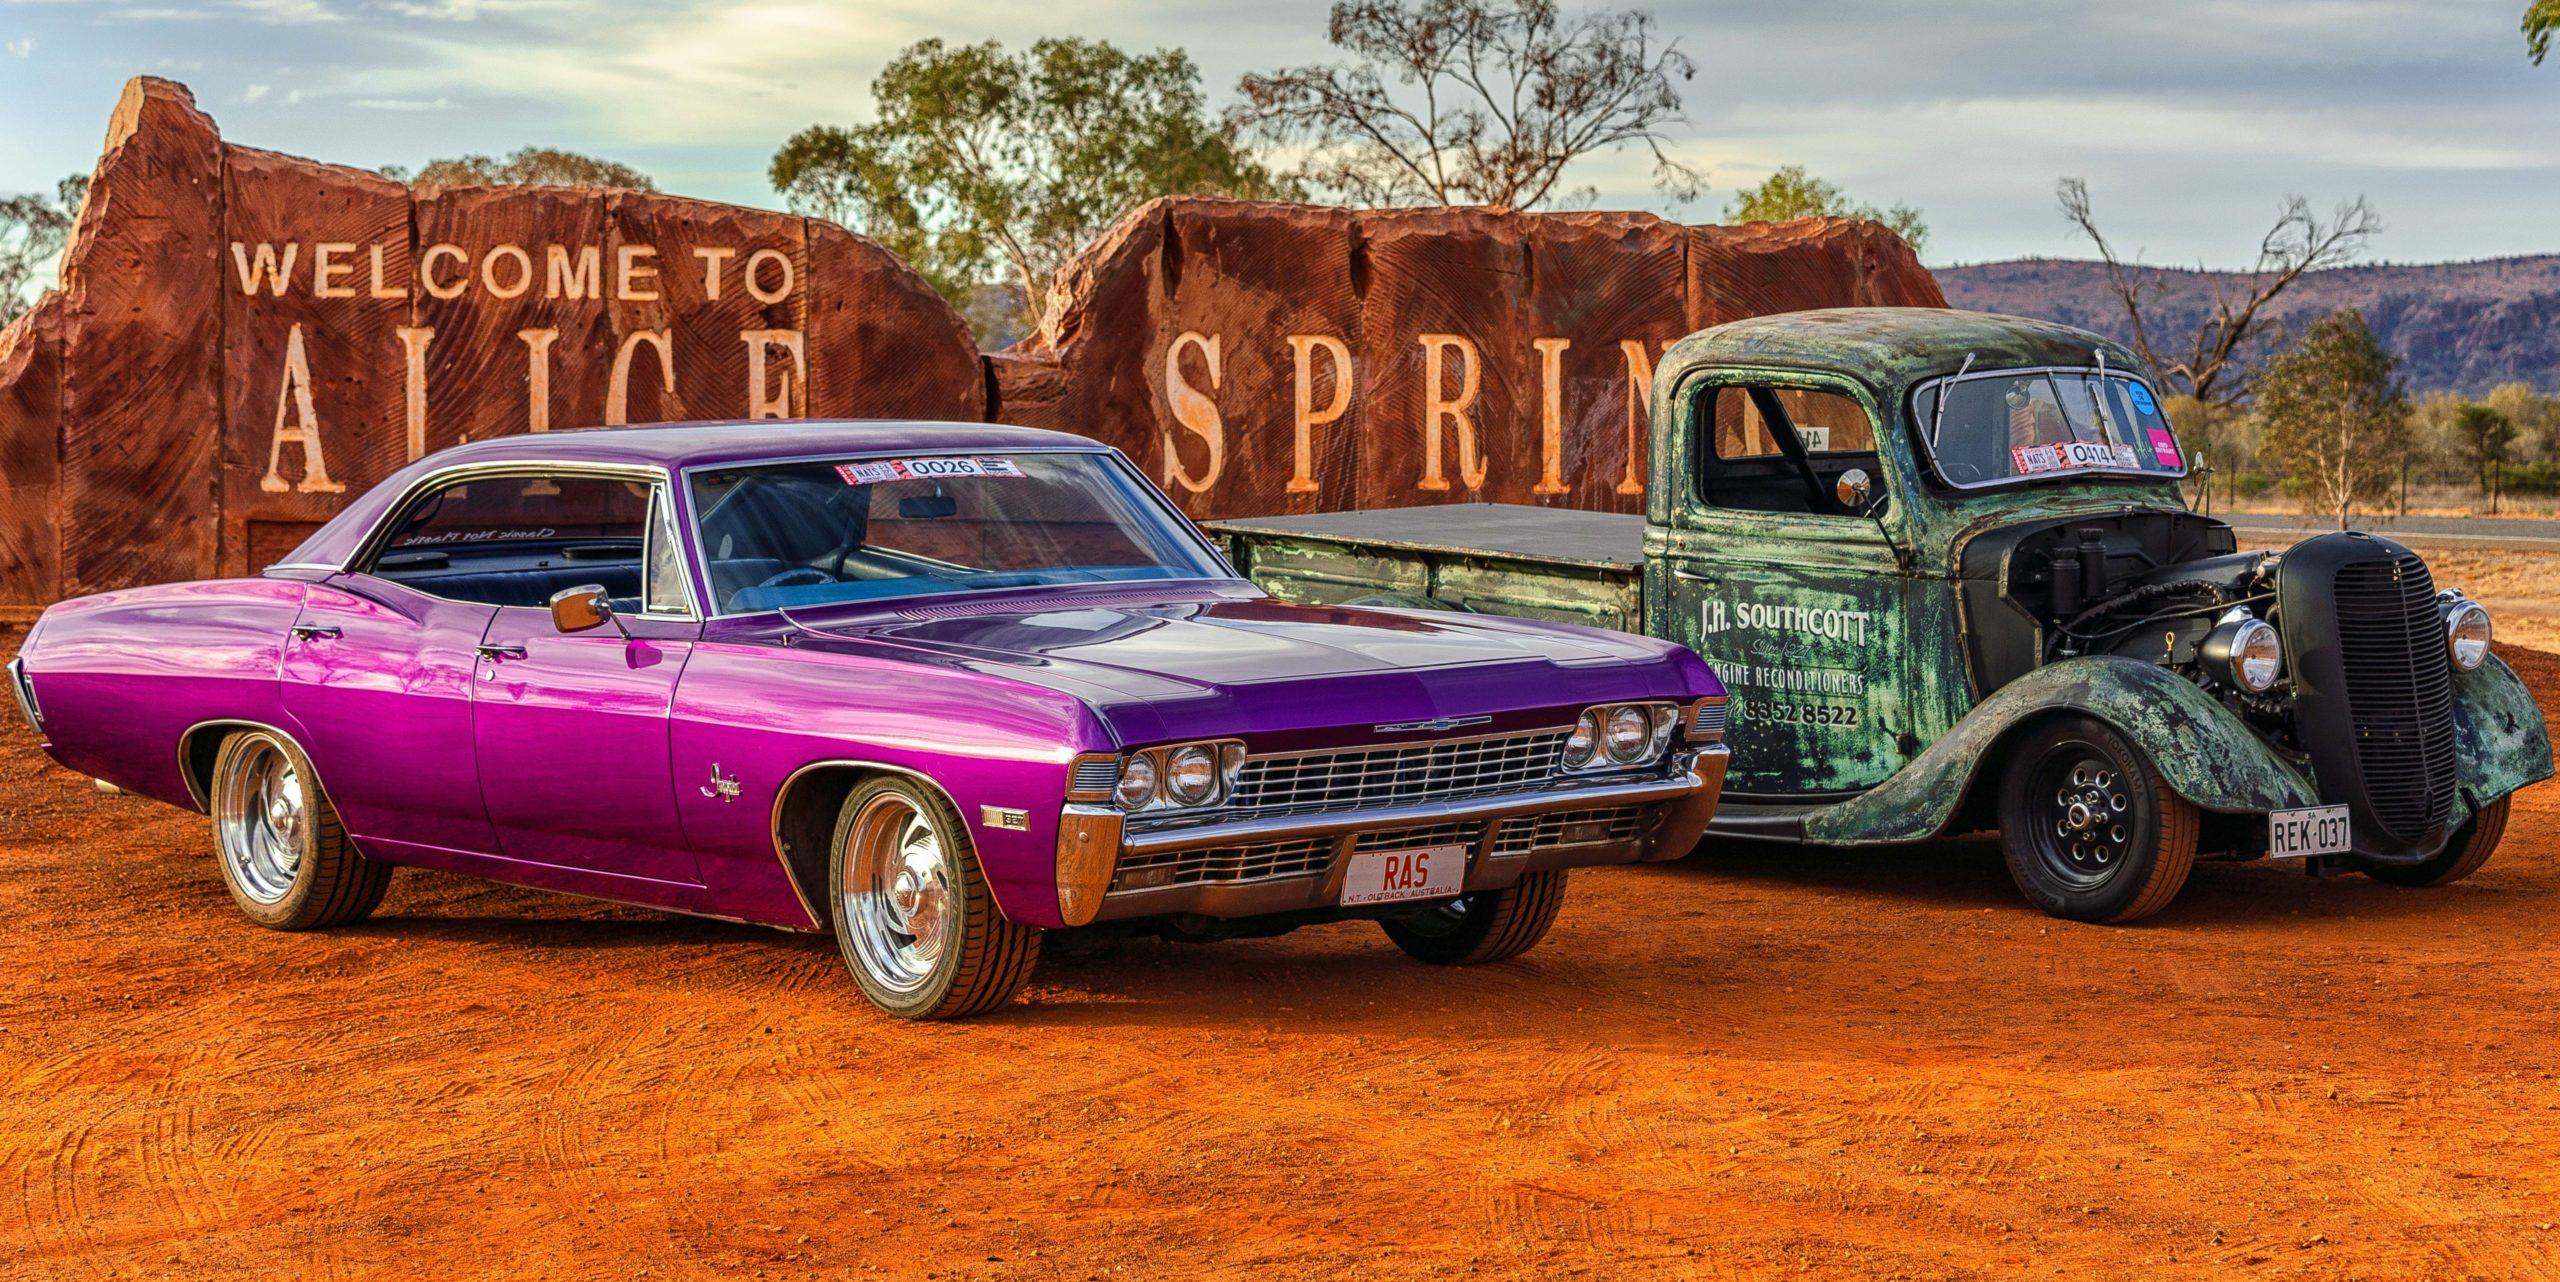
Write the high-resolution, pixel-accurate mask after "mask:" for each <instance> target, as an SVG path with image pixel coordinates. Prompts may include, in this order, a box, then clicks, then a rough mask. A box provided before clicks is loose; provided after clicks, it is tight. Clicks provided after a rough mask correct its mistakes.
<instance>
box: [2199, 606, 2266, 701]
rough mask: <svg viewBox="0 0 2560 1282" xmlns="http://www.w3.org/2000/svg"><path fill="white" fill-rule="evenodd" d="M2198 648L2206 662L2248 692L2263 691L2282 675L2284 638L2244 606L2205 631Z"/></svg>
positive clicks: (2261, 692)
mask: <svg viewBox="0 0 2560 1282" xmlns="http://www.w3.org/2000/svg"><path fill="white" fill-rule="evenodd" d="M2198 651H2199V653H2201V654H2202V655H2203V657H2204V661H2205V662H2206V663H2209V664H2212V665H2215V666H2217V667H2220V668H2221V669H2222V670H2223V671H2225V672H2227V673H2229V674H2230V677H2231V680H2232V682H2233V684H2235V685H2238V686H2239V687H2240V688H2241V689H2243V690H2246V691H2248V692H2249V693H2251V694H2265V693H2266V692H2267V691H2268V690H2270V689H2273V688H2274V686H2275V683H2276V678H2277V677H2280V676H2282V675H2284V638H2282V637H2280V636H2277V635H2276V630H2275V629H2274V628H2273V627H2271V626H2269V625H2268V623H2267V622H2266V621H2265V620H2264V619H2256V618H2251V617H2250V616H2249V612H2248V611H2246V610H2234V611H2232V612H2231V613H2229V614H2226V615H2224V616H2222V622H2221V623H2219V624H2216V625H2215V626H2214V629H2213V631H2211V632H2209V633H2207V634H2205V639H2204V644H2203V645H2202V646H2200V647H2198Z"/></svg>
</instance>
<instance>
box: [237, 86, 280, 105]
mask: <svg viewBox="0 0 2560 1282" xmlns="http://www.w3.org/2000/svg"><path fill="white" fill-rule="evenodd" d="M273 88H275V86H274V85H251V86H249V87H248V88H246V89H243V90H241V91H240V101H242V102H257V101H259V100H261V99H263V98H265V97H266V96H267V91H268V90H271V89H273Z"/></svg>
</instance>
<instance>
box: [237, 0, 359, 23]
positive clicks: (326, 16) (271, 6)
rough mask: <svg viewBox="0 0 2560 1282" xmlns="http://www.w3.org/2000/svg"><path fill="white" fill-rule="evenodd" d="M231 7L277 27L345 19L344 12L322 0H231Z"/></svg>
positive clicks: (342, 20)
mask: <svg viewBox="0 0 2560 1282" xmlns="http://www.w3.org/2000/svg"><path fill="white" fill-rule="evenodd" d="M231 7H232V8H234V9H237V10H239V11H241V12H242V13H245V14H248V15H249V16H250V17H252V18H255V19H257V20H258V21H260V22H263V23H266V24H268V25H270V26H277V27H306V26H310V25H312V24H314V23H322V22H344V21H346V15H345V14H342V13H339V12H338V11H337V10H335V9H332V8H330V7H329V6H328V5H327V4H324V3H322V0H231Z"/></svg>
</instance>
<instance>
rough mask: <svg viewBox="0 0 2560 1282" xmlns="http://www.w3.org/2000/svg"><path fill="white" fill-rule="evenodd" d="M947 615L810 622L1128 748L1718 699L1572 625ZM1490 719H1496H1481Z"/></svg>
mask: <svg viewBox="0 0 2560 1282" xmlns="http://www.w3.org/2000/svg"><path fill="white" fill-rule="evenodd" d="M957 611H958V607H951V612H950V613H949V614H948V615H947V616H945V617H931V616H932V615H933V614H935V613H936V611H935V610H933V609H932V608H930V607H928V608H926V609H919V610H910V611H908V612H907V613H906V615H905V616H904V617H901V618H898V619H895V620H887V621H879V620H866V621H860V622H851V621H849V622H845V623H836V624H831V625H813V624H811V623H808V622H802V623H801V624H800V627H801V629H802V634H803V636H804V637H805V638H806V639H805V640H804V641H803V642H802V643H801V644H804V645H818V646H827V645H833V644H844V645H852V646H861V647H864V648H869V647H894V648H896V649H899V650H903V651H906V652H907V653H908V654H909V655H911V656H912V657H914V658H916V659H918V660H920V661H926V662H944V663H954V664H962V665H966V666H969V667H971V668H974V669H978V670H982V671H998V672H1002V673H1003V674H1005V675H1007V676H1009V677H1011V678H1013V679H1015V680H1020V681H1024V682H1028V683H1031V684H1035V685H1039V686H1043V687H1047V688H1049V689H1054V690H1057V691H1059V692H1061V693H1066V694H1071V695H1074V696H1076V697H1077V698H1080V699H1082V700H1084V701H1085V702H1086V703H1087V704H1088V705H1090V706H1092V707H1093V708H1094V710H1095V711H1096V712H1097V713H1099V714H1100V715H1101V716H1102V717H1103V719H1104V720H1105V721H1106V722H1107V723H1108V724H1109V725H1110V726H1111V727H1112V729H1113V731H1114V733H1115V734H1116V735H1117V736H1118V737H1119V739H1120V741H1121V743H1123V744H1144V743H1151V742H1164V741H1169V740H1175V739H1188V738H1206V737H1217V736H1222V735H1259V736H1266V737H1276V738H1279V739H1288V740H1293V741H1295V740H1303V741H1305V742H1309V743H1312V742H1315V741H1317V740H1321V739H1323V738H1325V737H1326V736H1325V734H1324V732H1325V731H1327V730H1344V731H1355V730H1356V732H1357V734H1356V736H1354V737H1357V738H1364V739H1370V740H1374V738H1375V734H1376V728H1377V727H1379V726H1381V725H1399V724H1402V723H1408V722H1422V721H1436V720H1441V719H1456V718H1463V719H1467V720H1468V723H1469V724H1471V725H1475V726H1477V727H1479V728H1480V729H1481V730H1482V731H1485V732H1491V731H1498V730H1502V729H1508V728H1516V727H1518V726H1522V725H1529V724H1540V725H1552V724H1556V720H1555V716H1554V712H1555V710H1557V709H1560V708H1567V707H1571V708H1579V707H1581V706H1585V705H1588V704H1591V703H1598V702H1605V701H1608V700H1612V699H1632V698H1670V699H1679V698H1689V697H1694V695H1696V694H1701V693H1710V692H1713V691H1714V690H1715V689H1716V687H1715V686H1714V684H1713V680H1714V679H1713V678H1712V677H1711V676H1708V675H1706V673H1705V666H1704V664H1703V662H1702V661H1700V660H1699V659H1698V658H1697V656H1696V655H1694V654H1691V653H1690V652H1689V651H1687V650H1685V649H1683V648H1681V647H1679V646H1676V645H1671V644H1668V643H1665V642H1660V641H1654V640H1650V639H1647V638H1644V637H1636V636H1629V635H1626V634H1623V633H1616V632H1603V631H1599V630H1596V629H1591V628H1580V627H1573V626H1569V625H1565V624H1551V623H1540V622H1534V621H1530V620H1522V619H1510V618H1497V617H1493V616H1488V615H1474V614H1461V613H1454V612H1448V613H1444V612H1439V611H1424V610H1377V609H1361V608H1351V607H1339V606H1307V605H1292V604H1288V603H1285V602H1281V601H1275V600H1271V599H1268V598H1259V599H1249V600H1236V599H1219V600H1210V601H1184V602H1176V603H1170V604H1129V603H1124V602H1105V603H1074V602H1057V603H1054V604H1052V603H1042V602H1038V601H1022V602H1013V603H1007V604H1006V605H1005V606H1003V607H1000V608H998V609H995V610H992V611H982V610H980V609H972V610H971V611H970V612H969V613H966V614H961V613H958V612H957ZM1478 718H1482V719H1483V720H1480V721H1479V720H1476V719H1478Z"/></svg>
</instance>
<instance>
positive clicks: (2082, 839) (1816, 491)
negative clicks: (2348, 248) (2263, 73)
mask: <svg viewBox="0 0 2560 1282" xmlns="http://www.w3.org/2000/svg"><path fill="white" fill-rule="evenodd" d="M1652 431H1653V440H1652V451H1651V454H1652V462H1651V465H1650V466H1651V476H1652V480H1651V484H1650V485H1649V486H1648V488H1647V490H1646V509H1647V510H1646V512H1645V513H1644V515H1642V516H1635V515H1631V514H1630V515H1618V514H1611V513H1598V512H1584V511H1570V510H1561V509H1551V508H1532V507H1515V506H1505V505H1494V504H1466V505H1455V506H1439V507H1412V508H1400V509H1391V510H1383V511H1369V512H1351V513H1338V514H1332V515H1319V516H1301V517H1271V518H1258V519H1248V520H1231V521H1223V522H1218V523H1216V524H1215V525H1213V526H1212V528H1213V529H1214V530H1215V531H1216V532H1217V533H1218V534H1219V535H1220V536H1221V537H1222V538H1223V539H1224V540H1225V541H1226V544H1227V547H1228V549H1229V552H1230V554H1231V555H1232V557H1233V558H1234V559H1235V561H1236V562H1237V564H1238V566H1239V567H1240V568H1242V569H1243V570H1244V571H1245V572H1246V573H1247V574H1249V575H1251V576H1252V577H1253V578H1254V579H1255V580H1256V581H1258V582H1260V583H1261V584H1262V585H1263V586H1264V587H1265V588H1266V589H1268V590H1269V591H1271V592H1272V593H1274V594H1275V595H1278V596H1281V597H1283V598H1288V599H1295V600H1307V601H1351V600H1364V601H1369V602H1372V603H1388V602H1398V601H1401V602H1404V603H1407V604H1410V605H1413V606H1417V607H1429V608H1441V609H1467V610H1481V611H1486V612H1491V613H1502V614H1519V615H1529V616H1538V617H1549V618H1559V619H1570V620H1573V621H1577V622H1584V623H1599V624H1602V625H1605V626H1610V627H1617V628H1624V629H1628V630H1631V631H1641V632H1646V633H1650V634H1652V635H1654V636H1659V637H1668V638H1670V639H1672V640H1675V641H1680V642H1683V643H1686V644H1687V645H1689V646H1691V647H1693V648H1694V649H1696V650H1697V651H1698V652H1699V653H1701V654H1703V655H1705V656H1706V657H1707V658H1708V659H1709V660H1710V661H1712V662H1713V663H1714V664H1715V666H1716V668H1717V669H1718V671H1719V672H1721V673H1722V675H1723V676H1724V678H1725V681H1726V683H1727V684H1728V685H1729V686H1730V687H1731V688H1732V690H1733V700H1732V703H1731V706H1730V710H1729V711H1730V716H1731V720H1732V724H1731V727H1730V729H1729V731H1728V738H1727V742H1728V743H1730V744H1731V745H1732V750H1733V758H1732V764H1731V768H1730V773H1729V776H1728V778H1727V781H1726V792H1725V804H1724V806H1723V808H1722V809H1721V810H1719V811H1718V812H1717V815H1716V819H1715V823H1714V825H1713V827H1712V829H1711V833H1712V834H1714V835H1719V836H1723V837H1728V838H1744V839H1758V840H1763V841H1777V842H1795V843H1810V844H1820V845H1827V846H1866V845H1881V844H1888V843H1898V842H1911V841H1921V840H1926V839H1929V838H1932V837H1937V836H1940V835H1943V834H1950V833H1960V832H1969V831H1976V830H1980V829H1985V828H1997V829H1998V830H1999V831H2000V833H2001V835H2002V843H2001V844H2002V847H2003V849H2004V853H2005V855H2006V857H2007V861H2008V865H2009V870H2010V872H2011V874H2012V875H2013V876H2014V877H2015V878H2016V880H2017V883H2018V887H2019V889H2020V890H2021V891H2023V892H2024V893H2025V894H2026V896H2027V898H2028V899H2030V900H2031V901H2033V902H2034V903H2035V904H2036V905H2037V906H2038V907H2040V908H2042V909H2044V910H2045V911H2047V912H2049V913H2053V914H2055V915H2057V916H2061V917H2067V918H2071V919H2075V920H2080V921H2096V922H2125V921H2132V920H2134V919H2136V918H2140V917H2143V916H2147V915H2149V914H2150V913H2153V912H2156V911H2158V910H2159V909H2160V908H2161V907H2163V906H2164V905H2166V904H2167V903H2168V902H2169V901H2170V900H2171V899H2172V898H2173V897H2175V896H2176V894H2177V892H2178V890H2179V888H2180V887H2181V886H2182V885H2183V884H2184V883H2185V880H2186V877H2187V873H2188V870H2189V868H2190V867H2191V866H2192V864H2193V862H2194V860H2196V859H2197V858H2200V857H2201V858H2215V859H2226V858H2227V859H2251V858H2259V857H2266V856H2276V857H2298V858H2301V859H2303V860H2304V861H2305V862H2306V865H2307V866H2308V867H2309V869H2310V870H2311V871H2312V872H2314V873H2330V872H2339V871H2346V870H2357V871H2362V872H2364V873H2366V874H2367V875H2369V876H2372V877H2375V878H2377V879H2380V880H2382V881H2386V882H2392V883H2395V884H2401V885H2412V886H2429V885H2439V884H2442V883H2445V882H2449V881H2453V880H2455V879H2457V878H2460V877H2463V876H2466V875H2468V874H2469V873H2471V872H2472V871H2473V870H2475V869H2477V868H2478V867H2479V866H2480V865H2481V863H2482V862H2483V861H2485V860H2486V859H2487V858H2488V857H2489V855H2490V853H2491V851H2493V850H2494V849H2495V848H2496V847H2497V844H2498V840H2499V837H2500V836H2501V835H2502V834H2503V832H2504V830H2505V827H2506V822H2507V809H2508V800H2509V797H2510V795H2511V794H2512V793H2514V792H2515V791H2516V790H2517V789H2518V788H2521V787H2523V786H2524V785H2526V784H2529V783H2532V782H2534V781H2536V780H2540V779H2545V778H2549V777H2550V775H2551V773H2552V760H2551V745H2550V741H2549V738H2548V737H2547V736H2546V734H2545V732H2544V730H2543V722H2542V717H2541V714H2540V712H2539V711H2538V710H2537V709H2536V708H2535V706H2534V702H2533V699H2532V696H2531V695H2530V694H2528V693H2527V691H2526V690H2525V687H2524V684H2523V682H2521V681H2519V680H2518V679H2517V678H2516V675H2515V673H2514V672H2513V671H2512V670H2510V669H2509V668H2508V667H2507V666H2506V665H2505V664H2504V663H2502V662H2500V661H2499V659H2498V658H2497V656H2495V655H2493V654H2491V653H2490V650H2489V641H2490V622H2489V616H2488V612H2487V611H2486V610H2485V609H2483V608H2482V607H2481V606H2480V605H2479V604H2477V603H2476V602H2472V601H2469V600H2466V599H2464V598H2463V597H2462V595H2461V594H2460V593H2458V592H2453V591H2440V590H2439V589H2438V587H2437V585H2436V584H2435V582H2434V581H2433V580H2432V579H2431V578H2430V576H2429V574H2428V572H2427V566H2426V563H2425V561H2424V560H2422V559H2421V558H2420V557H2419V556H2418V555H2417V554H2415V553H2413V552H2411V551H2410V550H2409V549H2407V548H2405V547H2402V546H2400V545H2399V544H2397V543H2394V542H2392V541H2390V540H2388V539H2384V538H2378V537H2375V536H2373V535H2370V534H2364V533H2356V532H2341V533H2336V534H2325V535H2321V536H2318V537H2315V538H2311V539H2306V540H2304V541H2302V542H2300V543H2297V544H2295V545H2294V546H2293V547H2291V548H2289V549H2287V550H2285V551H2283V552H2248V553H2243V552H2239V551H2237V550H2236V546H2237V545H2236V540H2235V539H2234V537H2233V534H2232V531H2231V528H2230V527H2229V526H2228V525H2226V524H2224V523H2222V522H2220V521H2216V520H2213V519H2211V518H2209V517H2205V516H2201V515H2198V514H2197V513H2194V512H2192V511H2190V510H2188V508H2187V505H2186V503H2185V502H2184V500H2183V498H2182V497H2181V494H2180V491H2179V487H2178V478H2180V477H2181V476H2183V475H2185V473H2186V471H2187V463H2188V459H2187V455H2186V453H2185V451H2184V449H2183V448H2182V447H2181V446H2180V444H2179V443H2178V440H2177V437H2176V435H2175V434H2174V433H2173V432H2172V430H2171V428H2170V425H2169V423H2168V421H2167V419H2166V418H2165V417H2164V416H2163V415H2162V413H2161V411H2160V406H2159V401H2158V397H2157V393H2156V391H2155V389H2154V388H2153V387H2152V386H2151V385H2150V384H2149V383H2148V382H2147V381H2146V380H2145V378H2144V376H2143V374H2142V372H2141V367H2140V365H2139V363H2138V362H2137V361H2136V360H2135V358H2134V356H2133V354H2132V353H2131V352H2129V351H2127V350H2126V349H2124V348H2122V347H2120V346H2118V345H2116V344H2114V343H2112V342H2109V341H2108V340H2106V339H2104V338H2101V337H2099V336H2097V335H2095V334H2091V333H2087V332H2085V331H2082V330H2077V329H2073V328H2070V327H2068V326H2063V325H2056V324H2051V323H2047V322H2042V321H2034V320H2024V319H2019V318H2015V317H2007V316H1991V315H1984V314H1980V313H1971V312H1958V311H1945V310H1937V309H1917V308H1860V309H1841V310H1832V311H1813V312H1797V313H1792V314H1787V315H1778V316H1766V317H1758V318H1754V319H1749V320H1741V321H1735V322H1733V323H1730V324H1726V325H1720V326H1717V327H1716V328H1713V329H1709V330H1705V331H1702V332H1700V333H1697V334H1693V335H1691V336H1689V337H1688V338H1686V339H1683V340H1681V341H1680V342H1679V343H1678V344H1676V345H1675V346H1673V347H1672V349H1671V350H1670V351H1669V352H1668V353H1667V354H1666V355H1665V356H1664V358H1663V361H1662V363H1661V365H1660V367H1659V369H1658V370H1657V372H1656V377H1655V380H1654V385H1653V400H1652Z"/></svg>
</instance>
